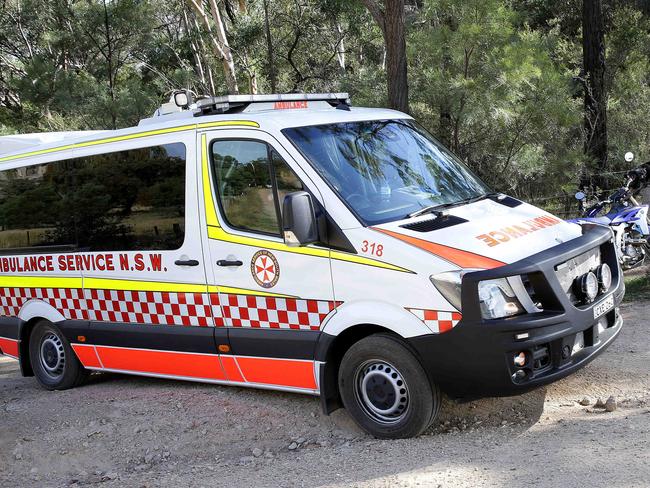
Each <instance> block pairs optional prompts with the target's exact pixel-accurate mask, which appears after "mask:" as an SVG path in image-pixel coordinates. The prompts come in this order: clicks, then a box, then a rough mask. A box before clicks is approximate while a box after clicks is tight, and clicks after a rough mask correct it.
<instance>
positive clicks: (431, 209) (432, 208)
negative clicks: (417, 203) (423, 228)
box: [407, 204, 445, 218]
mask: <svg viewBox="0 0 650 488" xmlns="http://www.w3.org/2000/svg"><path fill="white" fill-rule="evenodd" d="M444 205H445V204H439V205H429V206H428V207H422V208H421V209H420V210H416V211H415V212H411V213H410V214H408V215H407V217H408V218H412V217H419V216H420V215H424V214H428V213H435V214H436V217H440V215H441V213H442V212H438V211H437V209H439V208H441V207H444Z"/></svg>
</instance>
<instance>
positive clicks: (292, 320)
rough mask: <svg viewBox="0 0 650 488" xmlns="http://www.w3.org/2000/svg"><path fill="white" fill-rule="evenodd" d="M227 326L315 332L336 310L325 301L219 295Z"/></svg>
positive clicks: (334, 306)
mask: <svg viewBox="0 0 650 488" xmlns="http://www.w3.org/2000/svg"><path fill="white" fill-rule="evenodd" d="M221 308H222V309H223V315H224V319H225V323H226V325H227V326H231V327H253V328H269V329H296V330H319V329H320V326H321V324H322V323H323V320H325V317H327V315H328V314H329V313H330V312H331V311H332V310H334V309H335V308H336V304H335V302H332V301H327V300H303V299H300V298H276V297H260V296H252V295H232V294H221Z"/></svg>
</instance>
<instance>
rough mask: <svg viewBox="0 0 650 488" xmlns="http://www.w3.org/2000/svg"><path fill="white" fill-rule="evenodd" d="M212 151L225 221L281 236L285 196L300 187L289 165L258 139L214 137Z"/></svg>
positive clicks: (247, 228) (251, 229)
mask: <svg viewBox="0 0 650 488" xmlns="http://www.w3.org/2000/svg"><path fill="white" fill-rule="evenodd" d="M211 153H212V167H213V173H214V176H215V179H216V184H215V186H216V188H217V193H218V199H219V205H220V207H221V210H222V212H223V214H224V217H225V218H226V220H227V221H228V224H229V225H230V226H232V227H234V228H236V229H242V230H246V231H253V232H259V233H263V234H271V235H274V236H280V235H281V232H280V217H279V215H280V212H281V208H282V202H283V200H284V197H285V195H286V194H287V193H291V192H293V191H299V190H302V189H303V185H302V183H301V182H300V179H298V176H297V175H296V174H295V173H294V172H293V170H292V169H291V168H290V167H289V165H287V163H286V162H285V161H284V160H283V159H282V158H281V157H280V155H279V154H278V153H277V152H276V151H275V150H273V149H272V148H271V147H269V146H268V144H266V143H264V142H259V141H251V140H222V141H219V140H217V141H215V142H213V143H212V149H211Z"/></svg>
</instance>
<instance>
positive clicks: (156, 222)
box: [0, 143, 185, 253]
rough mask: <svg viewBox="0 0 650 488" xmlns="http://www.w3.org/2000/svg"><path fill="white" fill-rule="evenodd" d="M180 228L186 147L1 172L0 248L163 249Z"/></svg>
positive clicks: (172, 245) (179, 238) (176, 239)
mask: <svg viewBox="0 0 650 488" xmlns="http://www.w3.org/2000/svg"><path fill="white" fill-rule="evenodd" d="M184 232H185V146H184V145H183V144H180V143H178V144H168V145H164V146H155V147H149V148H144V149H133V150H129V151H121V152H114V153H107V154H100V155H94V156H88V157H83V158H76V159H70V160H66V161H57V162H52V163H46V164H40V165H37V166H29V167H24V168H17V169H10V170H4V171H0V249H2V250H5V252H6V253H7V252H11V250H14V251H16V250H25V251H27V252H39V251H42V252H50V251H57V250H62V251H63V250H68V251H75V250H77V251H128V250H169V249H178V248H179V247H180V246H181V245H182V244H183V239H184Z"/></svg>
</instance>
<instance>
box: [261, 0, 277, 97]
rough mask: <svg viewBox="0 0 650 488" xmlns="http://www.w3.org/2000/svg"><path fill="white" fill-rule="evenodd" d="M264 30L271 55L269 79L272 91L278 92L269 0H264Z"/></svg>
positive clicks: (267, 47)
mask: <svg viewBox="0 0 650 488" xmlns="http://www.w3.org/2000/svg"><path fill="white" fill-rule="evenodd" d="M263 4H264V31H265V34H266V49H267V52H268V55H269V81H270V82H271V93H276V90H277V81H276V75H275V60H274V59H273V40H272V39H271V28H270V26H269V2H268V0H264V2H263Z"/></svg>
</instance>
